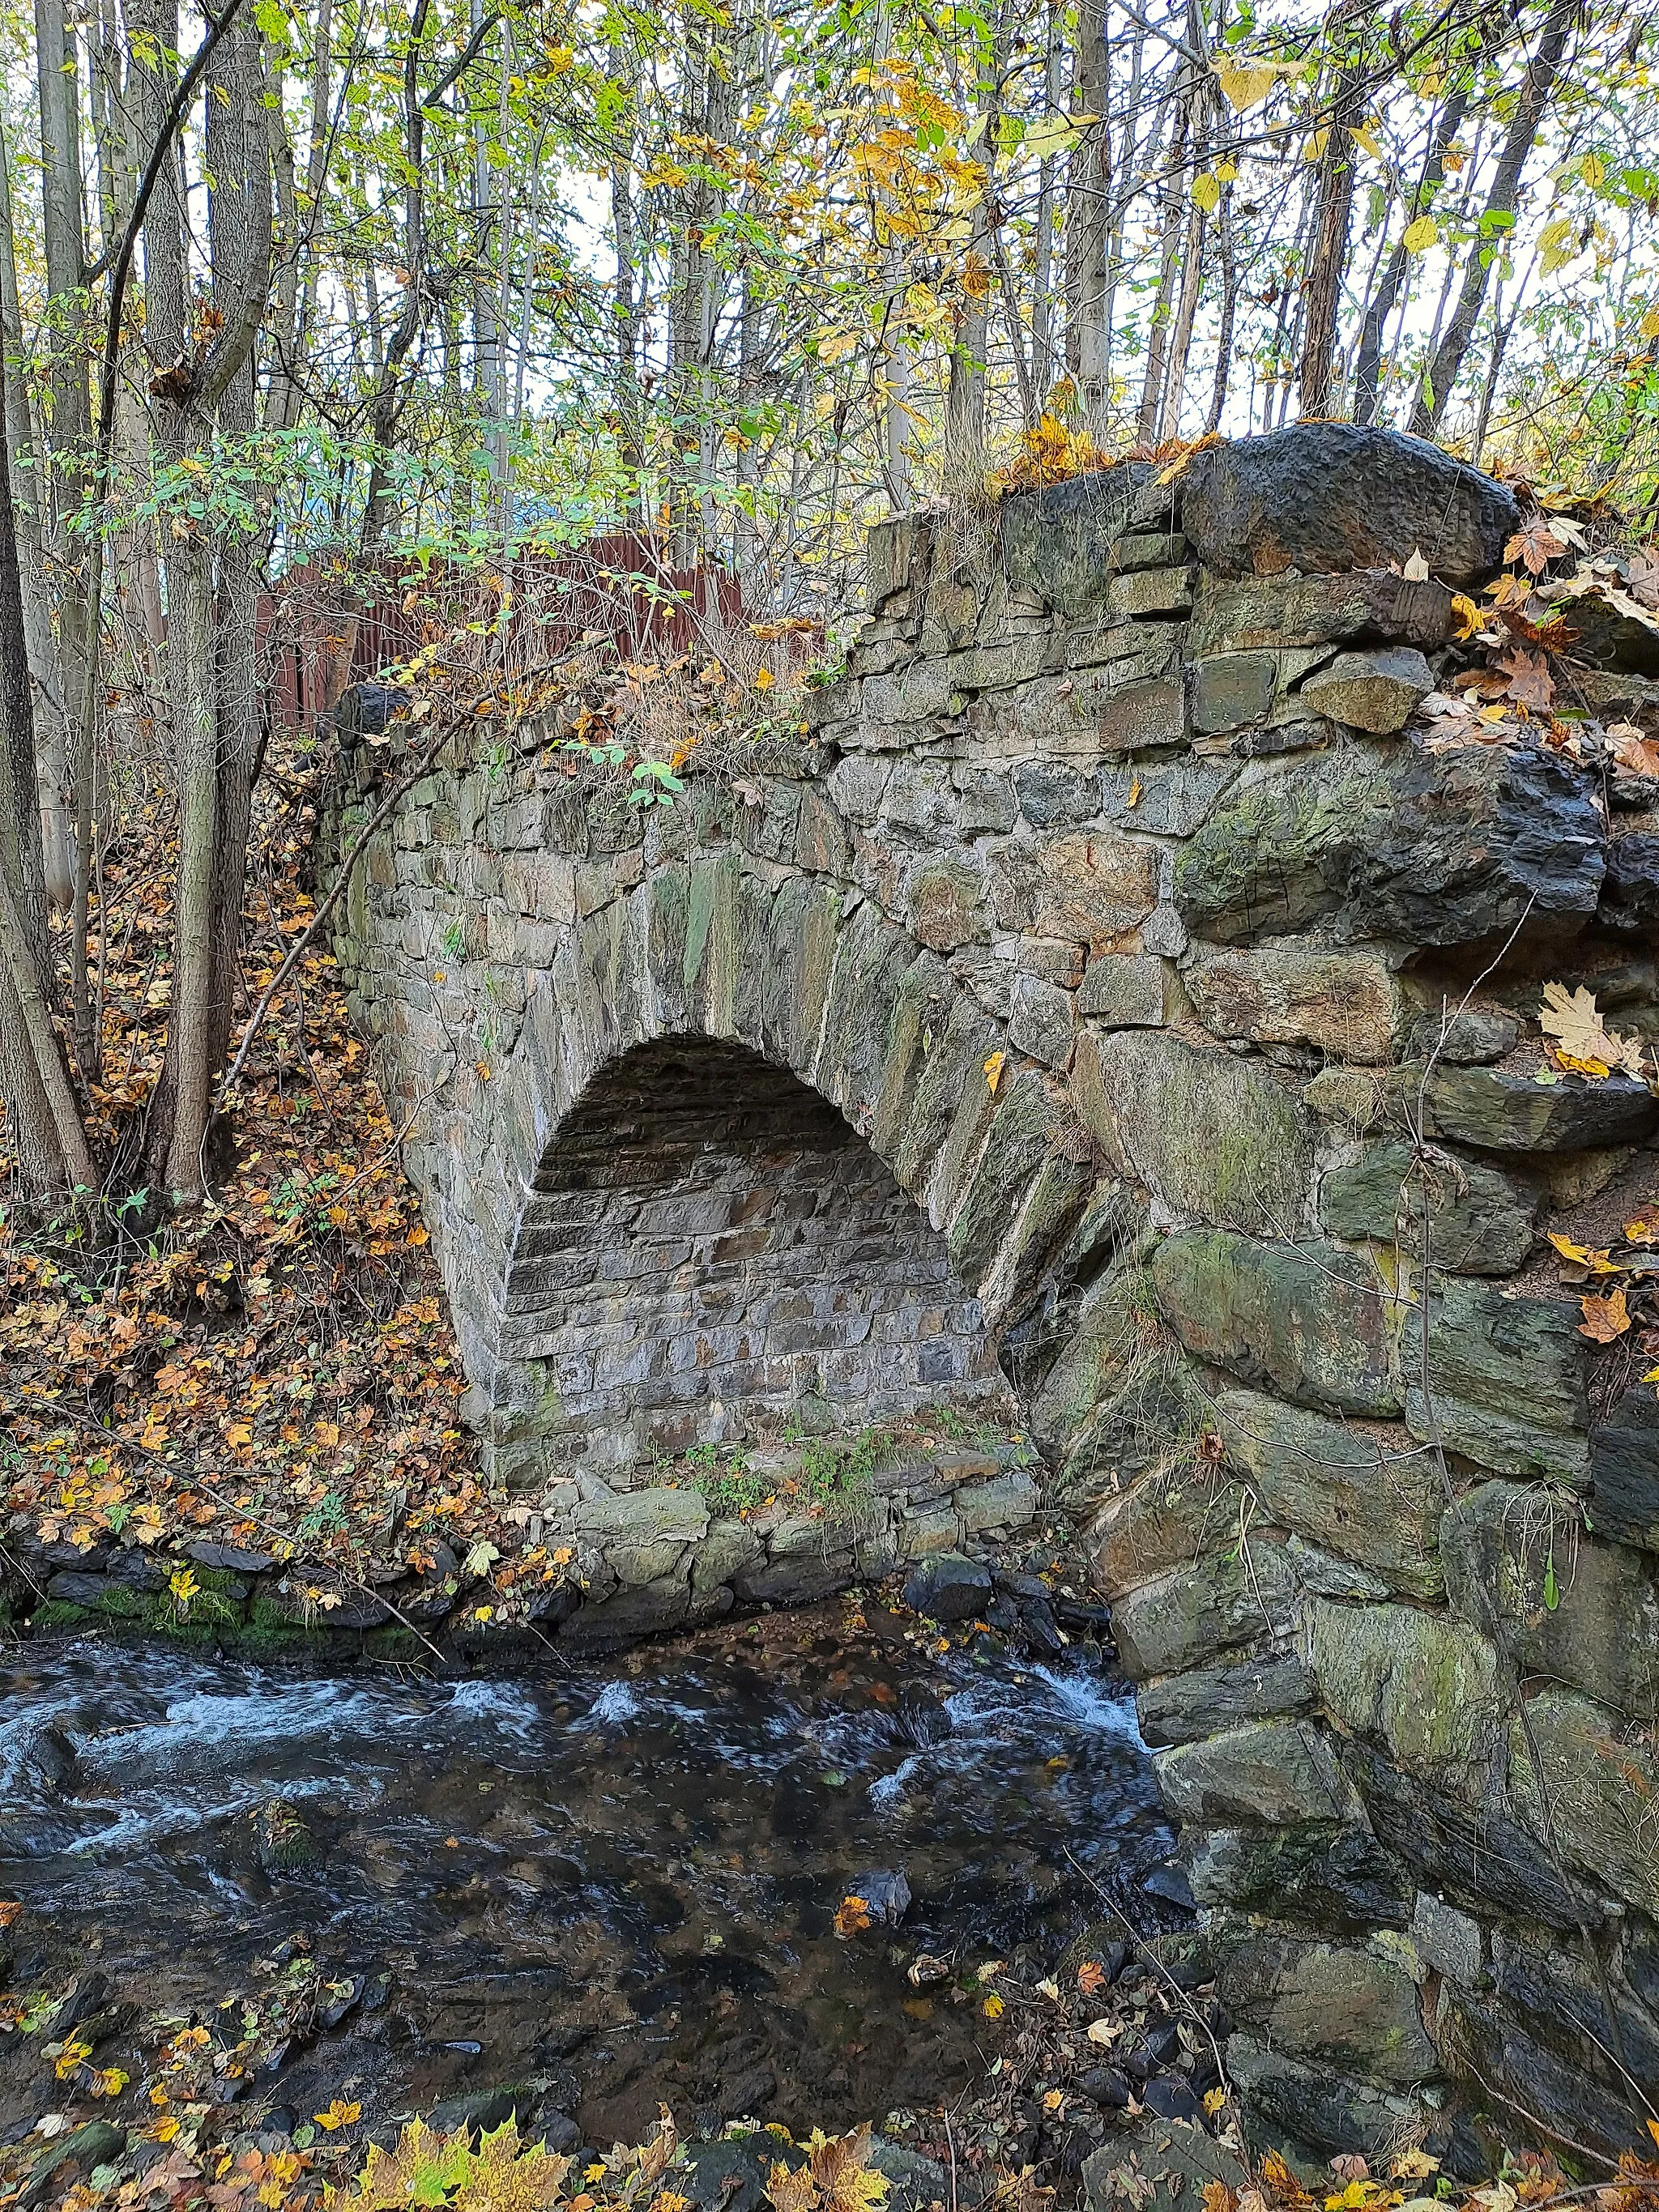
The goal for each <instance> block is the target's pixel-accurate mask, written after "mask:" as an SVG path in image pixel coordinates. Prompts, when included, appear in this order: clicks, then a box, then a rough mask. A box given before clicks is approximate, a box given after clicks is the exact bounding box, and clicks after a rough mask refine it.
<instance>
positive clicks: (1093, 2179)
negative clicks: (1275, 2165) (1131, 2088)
mask: <svg viewBox="0 0 1659 2212" xmlns="http://www.w3.org/2000/svg"><path fill="white" fill-rule="evenodd" d="M1250 2181H1251V2176H1250V2170H1249V2166H1247V2165H1246V2164H1245V2162H1244V2160H1243V2159H1242V2158H1241V2157H1240V2156H1239V2154H1238V2153H1237V2151H1233V2150H1228V2149H1226V2148H1224V2147H1223V2146H1222V2145H1221V2144H1220V2143H1218V2142H1216V2141H1215V2140H1214V2138H1213V2137H1212V2136H1209V2135H1206V2133H1205V2132H1204V2130H1202V2129H1201V2128H1198V2127H1194V2126H1191V2125H1188V2124H1182V2122H1181V2121H1180V2120H1178V2119H1177V2120H1174V2121H1170V2120H1162V2119H1158V2118H1156V2117H1155V2116H1152V2115H1149V2116H1148V2117H1147V2118H1146V2119H1145V2120H1143V2121H1142V2122H1141V2123H1140V2124H1139V2126H1138V2127H1137V2128H1136V2129H1135V2130H1134V2132H1133V2134H1132V2135H1129V2136H1118V2137H1116V2138H1115V2139H1114V2140H1113V2141H1112V2142H1109V2143H1107V2144H1105V2145H1104V2146H1103V2148H1101V2149H1099V2150H1097V2152H1096V2153H1095V2154H1094V2155H1093V2157H1092V2158H1090V2159H1086V2160H1085V2161H1084V2166H1083V2187H1084V2195H1085V2201H1086V2203H1087V2205H1088V2208H1089V2212H1194V2207H1195V2206H1197V2205H1198V2204H1200V2203H1202V2201H1203V2196H1204V2191H1205V2190H1206V2188H1208V2187H1209V2185H1211V2183H1212V2182H1219V2183H1220V2184H1221V2185H1223V2186H1224V2187H1225V2189H1226V2190H1227V2191H1229V2192H1230V2193H1231V2195H1232V2196H1233V2197H1237V2196H1238V2195H1240V2194H1241V2193H1242V2192H1243V2191H1244V2190H1246V2189H1248V2188H1249V2186H1250Z"/></svg>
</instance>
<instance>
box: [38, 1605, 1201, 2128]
mask: <svg viewBox="0 0 1659 2212" xmlns="http://www.w3.org/2000/svg"><path fill="white" fill-rule="evenodd" d="M273 1796H281V1797H282V1798H283V1799H284V1800H285V1801H286V1802H288V1803H289V1805H290V1806H292V1807H293V1808H295V1810H296V1811H298V1812H299V1813H300V1814H301V1815H302V1816H303V1818H304V1820H306V1822H307V1824H308V1826H309V1827H310V1829H311V1831H312V1833H313V1837H314V1838H315V1841H316V1844H317V1846H318V1850H319V1860H318V1863H317V1865H316V1867H315V1868H314V1869H313V1870H312V1871H311V1872H309V1873H307V1874H304V1875H301V1876H299V1877H297V1878H289V1879H283V1880H273V1879H271V1878H270V1877H268V1876H267V1875H265V1874H264V1873H263V1872H262V1871H261V1870H260V1869H259V1866H258V1863H257V1860H256V1857H255V1855H254V1852H253V1850H252V1838H251V1823H250V1820H249V1817H248V1816H249V1815H250V1814H251V1813H252V1811H253V1810H254V1809H255V1808H258V1807H259V1806H260V1805H262V1804H264V1803H265V1802H267V1801H269V1800H270V1798H272V1797H273ZM1169 1844H1170V1838H1169V1835H1168V1832H1167V1830H1166V1829H1165V1828H1164V1826H1163V1824H1162V1821H1161V1820H1160V1817H1159V1814H1158V1806H1157V1798H1156V1791H1155V1789H1154V1787H1153V1784H1152V1775H1151V1770H1150V1766H1149V1764H1148V1761H1147V1758H1146V1752H1145V1750H1144V1749H1143V1747H1142V1746H1141V1744H1140V1741H1139V1737H1138V1736H1137V1735H1136V1732H1135V1729H1134V1720H1133V1701H1132V1699H1130V1697H1129V1695H1128V1693H1127V1691H1126V1689H1125V1688H1124V1686H1123V1685H1122V1684H1121V1681H1120V1680H1117V1679H1116V1678H1115V1676H1113V1675H1112V1674H1109V1672H1108V1671H1106V1670H1105V1669H1104V1668H1102V1667H1101V1666H1099V1665H1098V1664H1097V1663H1095V1662H1092V1661H1091V1660H1090V1659H1089V1658H1087V1657H1082V1656H1079V1657H1073V1656H1070V1655H1068V1656H1067V1657H1066V1660H1065V1661H1064V1662H1060V1663H1057V1664H1055V1665H1054V1666H1053V1667H1048V1666H1042V1667H1032V1666H1029V1665H1022V1664H1020V1663H1019V1662H1018V1661H1016V1660H1015V1659H1013V1658H1012V1657H1009V1656H1006V1655H1002V1654H995V1655H993V1656H986V1657H983V1658H981V1659H979V1660H978V1661H975V1660H974V1659H973V1658H970V1657H969V1656H967V1655H965V1654H963V1653H962V1652H960V1651H957V1652H953V1653H952V1654H951V1655H950V1656H948V1657H938V1656H922V1655H921V1653H920V1652H919V1651H918V1650H916V1649H915V1647H914V1646H910V1645H907V1644H903V1643H902V1641H900V1640H898V1639H897V1638H891V1637H890V1638H889V1640H888V1642H887V1643H886V1644H884V1645H883V1644H878V1643H876V1642H873V1641H872V1640H871V1639H870V1638H868V1637H865V1636H860V1635H854V1636H853V1637H851V1638H848V1636H847V1634H846V1633H845V1632H843V1630H842V1626H841V1623H840V1621H839V1620H830V1619H829V1618H828V1617H827V1616H824V1615H818V1616H815V1617H805V1618H802V1617H797V1618H795V1619H793V1620H785V1619H784V1617H782V1616H775V1617H774V1618H773V1620H770V1621H769V1622H768V1623H767V1624H765V1626H764V1628H763V1629H760V1628H756V1629H751V1630H747V1631H744V1630H735V1629H734V1630H728V1631H726V1632H722V1633H721V1634H720V1635H719V1636H717V1637H715V1638H705V1639H702V1641H700V1642H697V1643H693V1644H686V1645H684V1646H680V1647H673V1648H668V1649H659V1650H648V1651H646V1652H642V1653H636V1654H635V1655H633V1656H631V1657H630V1658H629V1659H628V1660H626V1661H624V1662H617V1663H615V1664H612V1665H611V1666H610V1667H608V1668H595V1669H592V1670H590V1671H585V1672H578V1671H575V1670H567V1671H563V1672H557V1673H552V1672H550V1673H548V1674H544V1675H542V1676H540V1677H532V1676H529V1675H526V1676H522V1677H509V1678H505V1679H499V1678H498V1679H494V1680H482V1679H470V1680H461V1681H452V1682H443V1681H436V1680H424V1679H420V1678H416V1677H398V1676H369V1675H364V1674H356V1675H352V1676H348V1677H345V1678H343V1679H337V1680H331V1679H324V1680H319V1679H314V1678H310V1677H302V1676H298V1675H289V1674H280V1673H275V1672H270V1671H264V1670H261V1669H258V1668H252V1667H246V1666H239V1665H234V1664H231V1663H227V1662H213V1661H210V1660H205V1659H200V1658H196V1657H188V1656H179V1655H178V1654H175V1653H171V1652H166V1651H161V1650H111V1649H110V1648H109V1647H107V1646H104V1645H99V1644H92V1643H83V1644H70V1645H67V1646H58V1647H55V1648H54V1647H46V1646H41V1647H38V1648H29V1647H25V1648H24V1649H23V1650H21V1652H20V1653H17V1654H15V1655H14V1656H12V1658H11V1660H10V1662H9V1665H7V1666H5V1667H4V1668H0V1893H4V1894H6V1895H8V1896H11V1897H14V1898H19V1899H22V1900H23V1902H24V1905H25V1906H26V1908H27V1917H26V1918H25V1920H24V1921H23V1922H21V1923H20V1926H19V1928H18V1929H17V1930H16V1931H15V1933H16V1934H18V1935H20V1936H21V1935H23V1934H25V1933H26V1932H30V1933H32V1936H33V1940H34V1942H36V1944H37V1947H40V1946H44V1947H45V1948H44V1950H40V1951H39V1955H38V1956H37V1959H36V1962H35V1963H36V1966H37V1969H38V1970H39V1971H40V1978H41V1980H42V1982H43V1984H45V1985H46V1986H51V1985H52V1983H53V1980H54V1975H55V1977H56V1979H57V1980H58V1982H60V1983H61V1981H62V1980H63V1979H64V1978H66V1976H67V1972H69V1970H70V1967H71V1966H88V1965H94V1966H96V1967H97V1968H98V1969H99V1971H100V1972H102V1973H103V1974H104V1975H106V1977H107V1978H108V1979H109V1981H110V1983H111V1984H112V1987H113V1988H114V1989H115V1990H116V1991H117V1993H118V1995H120V1996H124V1997H127V1998H129V1999H130V2000H131V2001H132V2002H135V2003H136V2004H137V2006H138V2008H139V2010H140V2013H141V2015H153V2013H154V2012H155V2010H156V2009H157V2008H161V2009H164V2010H167V2011H170V2012H173V2013H175V2014H186V2013H188V2012H189V2011H190V2010H191V2008H192V2007H200V2008H207V2007H210V2006H211V2005H212V2004H214V2003H216V2001H217V2000H218V1998H219V1997H220V1996H222V1994H223V1993H224V1992H226V1991H228V1990H230V1989H233V1988H245V1987H246V1986H247V1985H248V1980H249V1976H250V1974H251V1973H252V1972H253V1971H254V1962H255V1961H256V1960H258V1959H260V1958H261V1957H262V1956H267V1955H269V1954H270V1952H271V1951H272V1950H273V1948H276V1947H277V1946H279V1945H280V1944H281V1943H282V1942H283V1941H284V1939H287V1938H289V1937H291V1936H294V1935H295V1933H296V1932H301V1933H302V1934H303V1935H304V1936H307V1937H308V1938H309V1940H310V1942H312V1944H313V1947H314V1949H315V1953H316V1955H317V1956H318V1957H319V1958H320V1959H323V1960H328V1961H330V1962H331V1965H333V1966H335V1967H336V1968H337V1971H338V1972H340V1973H342V1974H349V1973H361V1974H363V1975H365V1976H369V1977H373V1976H376V1975H379V1974H382V1973H386V1974H389V1975H390V1977H391V1995H390V1998H389V2001H388V2002H386V2004H385V2005H384V2006H382V2007H381V2008H379V2009H378V2010H376V2011H374V2013H373V2014H372V2015H364V2014H362V2013H361V2012H360V2013H357V2014H355V2015H353V2016H352V2018H351V2019H349V2020H348V2021H345V2022H344V2023H343V2025H342V2027H341V2028H340V2030H339V2033H338V2034H337V2036H332V2037H325V2038H324V2039H323V2040H322V2042H320V2043H319V2044H315V2045H313V2046H312V2047H311V2048H310V2049H309V2050H307V2051H303V2052H301V2051H296V2052H295V2054H294V2057H293V2059H292V2062H291V2063H290V2064H289V2067H288V2069H287V2070H286V2071H283V2072H282V2073H280V2074H278V2075H276V2077H275V2078H274V2079H273V2080H272V2081H270V2082H269V2083H268V2084H264V2085H262V2090H263V2093H264V2094H268V2095H271V2096H275V2097H276V2098H278V2099H279V2100H283V2101H285V2102H288V2103H289V2104H291V2105H294V2106H296V2108H298V2109H301V2110H303V2109H304V2106H305V2103H306V2100H308V2099H309V2098H310V2097H312V2096H313V2095H325V2094H331V2093H333V2092H334V2090H335V2089H336V2087H338V2086H339V2085H340V2084H341V2083H342V2082H343V2081H353V2080H355V2081H358V2082H359V2083H360V2084H361V2085H362V2087H360V2088H359V2089H356V2090H353V2091H352V2092H351V2093H353V2094H363V2095H365V2096H366V2097H368V2098H370V2099H371V2100H372V2101H373V2102H374V2105H375V2106H378V2107H380V2108H382V2109H386V2110H396V2109H398V2108H399V2107H401V2106H414V2105H417V2104H422V2103H424V2102H427V2101H429V2100H431V2099H433V2098H435V2097H438V2096H441V2095H445V2094H447V2093H452V2092H454V2091H456V2090H459V2089H465V2088H469V2087H482V2086H489V2085H493V2084H497V2083H501V2082H507V2081H512V2082H523V2081H526V2079H532V2080H534V2081H536V2082H537V2083H538V2085H540V2087H541V2089H542V2091H543V2093H544V2104H546V2105H548V2106H558V2107H560V2108H562V2109H563V2110H565V2111H566V2112H574V2114H575V2118H576V2122H577V2125H578V2127H579V2129H580V2132H581V2133H582V2135H583V2136H585V2138H586V2139H587V2140H589V2141H599V2142H609V2141H610V2140H611V2138H612V2137H613V2136H629V2138H630V2139H632V2137H633V2136H636V2135H637V2134H638V2133H639V2132H640V2130H641V2128H642V2126H643V2125H644V2124H645V2123H646V2122H647V2120H648V2119H649V2118H652V2117H653V2116H654V2113H655V2111H656V2106H657V2102H658V2099H659V2097H664V2098H666V2099H667V2100H669V2101H670V2102H671V2103H672V2104H673V2105H674V2106H675V2109H676V2111H677V2112H678V2113H679V2114H680V2116H681V2117H682V2119H683V2122H688V2123H690V2122H695V2121H696V2119H698V2118H704V2119H705V2120H706V2119H708V2118H713V2117H720V2118H725V2117H729V2116H731V2115H732V2114H733V2113H736V2112H759V2113H761V2114H763V2116H764V2117H768V2118H781V2119H782V2120H784V2121H786V2122H792V2123H793V2122H803V2123H804V2122H805V2121H808V2120H819V2121H823V2123H824V2124H836V2123H838V2122H840V2121H842V2120H844V2119H850V2118H854V2117H858V2116H865V2115H872V2114H874V2115H879V2114H880V2113H882V2112H885V2111H887V2110H888V2109H890V2107H892V2106H896V2105H902V2104H905V2103H909V2102H923V2103H931V2102H935V2101H936V2100H938V2098H939V2096H940V2095H941V2094H942V2093H948V2092H949V2091H950V2090H951V2087H953V2086H954V2085H956V2084H957V2083H959V2082H961V2081H965V2080H966V2079H967V2078H968V2076H969V2074H970V2073H971V2072H973V2071H974V2070H975V2069H976V2067H977V2065H978V2063H979V2061H978V2060H976V2058H975V2035H976V2034H978V2035H980V2036H981V2037H982V2035H983V2033H984V2028H983V2023H982V2021H980V2019H979V2017H978V2012H977V2008H975V2007H974V2006H972V2005H962V2004H953V2003H951V2002H949V2001H948V1995H947V1996H946V1997H945V1998H939V1997H936V1996H934V1995H931V1994H922V1995H919V1994H918V1992H917V1990H916V1989H915V1987H914V1986H913V1985H912V1984H910V1983H909V1982H908V1980H907V1978H906V1972H905V1969H906V1967H907V1966H908V1962H909V1961H910V1960H912V1959H913V1958H914V1957H915V1954H917V1953H918V1952H920V1951H927V1952H931V1953H934V1954H941V1955H944V1956H947V1957H953V1958H957V1959H959V1960H969V1961H972V1962H977V1961H979V1960H982V1959H986V1958H989V1957H992V1956H1001V1957H1006V1956H1007V1955H1008V1954H1010V1952H1011V1951H1012V1950H1013V1949H1014V1948H1016V1947H1017V1946H1018V1945H1019V1944H1021V1943H1022V1942H1024V1943H1029V1944H1031V1945H1033V1946H1035V1947H1036V1948H1037V1949H1038V1950H1039V1951H1041V1950H1043V1949H1044V1948H1046V1949H1047V1950H1048V1951H1049V1952H1051V1953H1052V1952H1054V1951H1055V1950H1057V1949H1058V1948H1059V1946H1060V1944H1061V1943H1063V1942H1064V1941H1065V1940H1066V1938H1067V1937H1068V1936H1069V1935H1070V1934H1071V1933H1073V1930H1074V1929H1076V1927H1077V1926H1078V1925H1079V1924H1080V1923H1081V1922H1082V1921H1084V1920H1085V1919H1086V1918H1090V1917H1097V1909H1091V1905H1092V1900H1091V1895H1090V1893H1089V1891H1088V1886H1087V1884H1086V1883H1085V1882H1084V1881H1083V1880H1082V1878H1081V1877H1080V1876H1079V1875H1078V1873H1077V1872H1076V1870H1075V1869H1074V1868H1073V1865H1072V1864H1071V1863H1070V1861H1069V1859H1068V1854H1071V1855H1073V1856H1074V1857H1075V1858H1076V1859H1077V1861H1079V1863H1081V1864H1082V1865H1084V1866H1085V1867H1087V1868H1089V1869H1091V1872H1092V1873H1093V1874H1094V1875H1095V1876H1096V1877H1097V1879H1098V1880H1100V1881H1103V1883H1106V1884H1108V1885H1109V1887H1111V1888H1112V1890H1113V1891H1114V1893H1115V1894H1117V1895H1118V1896H1120V1897H1121V1898H1122V1899H1124V1900H1125V1901H1126V1903H1127V1905H1129V1908H1130V1909H1131V1911H1133V1912H1134V1913H1135V1914H1136V1916H1137V1917H1138V1918H1139V1920H1140V1922H1141V1923H1142V1924H1143V1925H1152V1924H1163V1923H1159V1920H1158V1916H1159V1913H1160V1911H1163V1910H1164V1908H1161V1907H1160V1906H1159V1905H1158V1903H1157V1901H1156V1900H1155V1899H1152V1898H1150V1897H1147V1896H1146V1895H1145V1894H1144V1893H1143V1891H1142V1884H1143V1883H1144V1881H1146V1877H1147V1876H1148V1875H1150V1874H1151V1873H1152V1871H1153V1869H1156V1868H1157V1867H1158V1865H1159V1864H1160V1863H1162V1862H1163V1860H1164V1858H1165V1857H1166V1855H1167V1853H1168V1850H1169ZM872 1870H890V1871H895V1872H896V1871H901V1870H902V1872H903V1874H904V1875H905V1876H906V1878H907V1880H908V1883H909V1886H910V1888H911V1891H912V1893H913V1895H914V1902H913V1904H912V1905H911V1907H910V1909H909V1911H908V1914H907V1915H906V1917H905V1919H904V1921H903V1923H902V1927H900V1928H898V1929H894V1930H888V1929H876V1930H872V1931H871V1932H869V1933H866V1934H864V1935H862V1936H857V1937H855V1938H854V1939H853V1940H850V1941H845V1940H842V1938H840V1937H838V1936H837V1935H836V1931H835V1926H834V1920H835V1913H836V1906H837V1905H838V1904H839V1903H840V1901H841V1899H842V1896H843V1895H844V1894H845V1893H847V1891H848V1889H849V1888H850V1887H853V1885H854V1882H855V1881H857V1879H858V1878H859V1877H860V1875H864V1874H866V1873H868V1872H871V1871H872ZM19 1963H20V1968H22V1967H25V1966H27V1964H28V1961H27V1960H23V1959H20V1962H19ZM20 2040H21V2039H15V2038H13V2039H9V2041H10V2043H11V2046H12V2049H13V2051H16V2049H17V2047H18V2044H19V2041H20ZM370 2045H372V2046H373V2048H372V2050H371V2049H370V2048H369V2047H368V2046H370ZM100 2057H102V2054H100ZM104 2063H107V2061H105V2062H104ZM4 2066H5V2061H4V2059H3V2057H0V2069H3V2068H4ZM41 2102H42V2099H41V2096H40V2093H38V2091H37V2090H36V2089H32V2088H30V2087H28V2086H27V2085H22V2086H21V2087H20V2086H19V2085H18V2084H17V2083H16V2082H15V2081H14V2082H13V2084H12V2087H10V2088H5V2087H0V2123H4V2124H9V2125H15V2124H17V2123H18V2121H19V2120H20V2119H21V2118H25V2117H26V2116H27V2115H28V2114H32V2113H33V2112H38V2111H39V2110H40V2106H41Z"/></svg>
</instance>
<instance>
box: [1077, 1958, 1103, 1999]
mask: <svg viewBox="0 0 1659 2212" xmlns="http://www.w3.org/2000/svg"><path fill="white" fill-rule="evenodd" d="M1077 1985H1078V1987H1079V1990H1082V1992H1083V1994H1084V1996H1085V1997H1091V1996H1093V1995H1094V1993H1095V1991H1096V1990H1100V1989H1104V1988H1105V1986H1106V1969H1105V1968H1104V1966H1102V1965H1101V1964H1100V1961H1099V1960H1097V1959H1085V1960H1084V1961H1083V1964H1082V1965H1081V1966H1079V1968H1078V1970H1077Z"/></svg>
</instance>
